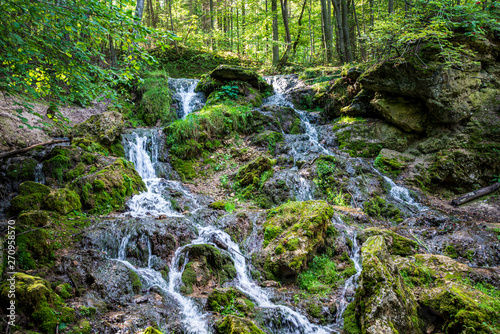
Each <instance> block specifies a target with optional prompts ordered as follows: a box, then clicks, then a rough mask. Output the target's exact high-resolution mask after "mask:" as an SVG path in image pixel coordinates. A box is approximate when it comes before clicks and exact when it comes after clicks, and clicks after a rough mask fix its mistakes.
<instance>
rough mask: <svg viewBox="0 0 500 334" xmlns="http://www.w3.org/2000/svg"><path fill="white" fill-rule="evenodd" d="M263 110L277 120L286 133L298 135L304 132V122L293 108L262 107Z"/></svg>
mask: <svg viewBox="0 0 500 334" xmlns="http://www.w3.org/2000/svg"><path fill="white" fill-rule="evenodd" d="M262 110H263V111H264V112H266V113H268V114H270V115H271V116H272V117H273V118H274V119H275V120H276V122H277V124H279V126H280V129H281V131H283V132H284V133H286V134H293V135H296V134H299V133H303V132H304V130H303V129H302V127H301V123H302V121H301V120H300V117H299V115H297V113H296V112H295V110H293V108H289V107H281V106H277V105H268V106H264V107H262Z"/></svg>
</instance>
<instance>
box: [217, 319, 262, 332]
mask: <svg viewBox="0 0 500 334" xmlns="http://www.w3.org/2000/svg"><path fill="white" fill-rule="evenodd" d="M217 333H218V334H265V333H264V332H263V331H262V330H261V329H260V328H259V327H257V326H256V325H255V324H254V323H253V322H252V321H251V320H249V319H246V318H241V317H238V316H235V315H228V316H226V317H225V318H224V319H223V320H222V321H221V322H220V323H219V324H218V325H217Z"/></svg>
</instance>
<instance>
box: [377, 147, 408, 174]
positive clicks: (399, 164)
mask: <svg viewBox="0 0 500 334" xmlns="http://www.w3.org/2000/svg"><path fill="white" fill-rule="evenodd" d="M414 159H415V157H414V156H412V155H410V154H404V153H400V152H398V151H395V150H390V149H387V148H384V149H382V150H381V151H380V153H379V155H378V156H377V157H376V158H375V163H374V165H375V167H377V168H378V169H379V170H381V171H383V172H386V173H390V174H394V175H399V173H400V172H401V171H402V170H403V169H405V168H406V167H407V166H408V165H409V163H410V162H411V161H413V160H414Z"/></svg>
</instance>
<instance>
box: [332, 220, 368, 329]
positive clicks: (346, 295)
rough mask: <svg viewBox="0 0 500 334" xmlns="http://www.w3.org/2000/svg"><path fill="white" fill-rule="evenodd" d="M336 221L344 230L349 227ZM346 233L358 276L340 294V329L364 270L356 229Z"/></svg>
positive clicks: (350, 280) (348, 282)
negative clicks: (349, 240)
mask: <svg viewBox="0 0 500 334" xmlns="http://www.w3.org/2000/svg"><path fill="white" fill-rule="evenodd" d="M336 219H337V221H338V223H339V224H341V225H342V226H343V227H344V228H346V227H347V225H345V224H344V222H343V221H342V220H341V219H340V218H336ZM345 232H346V234H347V235H346V237H349V238H350V239H351V244H352V248H351V253H350V254H349V258H350V259H351V260H352V261H353V262H354V268H355V269H356V274H354V275H352V276H351V277H349V278H348V279H347V280H346V281H345V283H344V287H343V288H342V292H341V293H340V298H339V300H338V301H337V317H336V320H335V323H336V324H337V326H339V327H340V328H342V327H343V325H344V317H343V315H344V311H345V310H346V308H347V306H349V304H350V303H351V302H352V301H353V300H354V296H355V293H356V289H357V287H358V279H359V276H360V275H361V271H362V270H363V268H362V266H361V250H360V247H359V244H358V240H357V239H356V236H357V233H356V231H355V230H354V229H351V228H347V229H346V230H345Z"/></svg>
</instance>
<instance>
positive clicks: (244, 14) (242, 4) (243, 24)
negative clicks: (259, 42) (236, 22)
mask: <svg viewBox="0 0 500 334" xmlns="http://www.w3.org/2000/svg"><path fill="white" fill-rule="evenodd" d="M245 25H246V11H245V0H242V1H241V36H242V37H243V38H245ZM245 49H246V43H244V44H243V45H242V46H241V53H242V54H245Z"/></svg>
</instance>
